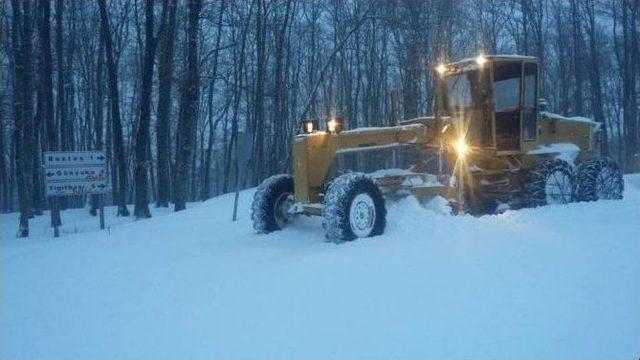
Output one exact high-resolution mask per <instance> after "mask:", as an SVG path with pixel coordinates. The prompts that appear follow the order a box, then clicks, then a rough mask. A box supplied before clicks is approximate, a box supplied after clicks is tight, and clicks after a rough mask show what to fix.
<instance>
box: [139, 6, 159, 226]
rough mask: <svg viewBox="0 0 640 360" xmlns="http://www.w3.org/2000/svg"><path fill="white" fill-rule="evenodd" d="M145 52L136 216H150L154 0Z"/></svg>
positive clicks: (149, 9) (149, 11) (149, 10)
mask: <svg viewBox="0 0 640 360" xmlns="http://www.w3.org/2000/svg"><path fill="white" fill-rule="evenodd" d="M145 13H146V15H145V16H146V25H145V45H144V46H145V54H144V65H143V69H142V85H141V89H140V93H141V97H140V120H139V122H138V131H137V133H136V168H135V186H136V202H135V209H134V215H135V216H136V218H138V219H139V218H149V217H151V212H150V211H149V196H148V194H147V188H148V168H149V163H150V160H151V159H149V158H148V151H147V149H148V148H149V147H150V145H149V142H150V135H149V123H150V121H151V119H150V118H151V82H152V79H153V63H154V61H153V59H154V57H155V51H156V44H155V39H154V35H153V32H154V30H153V0H146V5H145Z"/></svg>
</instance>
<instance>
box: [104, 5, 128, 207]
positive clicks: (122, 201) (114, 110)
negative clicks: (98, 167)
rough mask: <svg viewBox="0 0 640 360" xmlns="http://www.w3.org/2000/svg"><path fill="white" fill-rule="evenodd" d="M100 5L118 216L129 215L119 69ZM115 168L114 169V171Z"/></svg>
mask: <svg viewBox="0 0 640 360" xmlns="http://www.w3.org/2000/svg"><path fill="white" fill-rule="evenodd" d="M98 5H99V7H100V25H101V26H100V29H101V32H102V39H103V41H104V45H105V52H106V59H107V74H108V75H107V79H108V85H109V86H108V87H109V103H110V106H111V125H112V126H113V129H112V134H111V136H112V138H113V153H114V157H115V161H116V165H117V171H118V193H117V199H116V203H117V205H118V216H129V210H128V209H127V201H126V191H127V165H126V162H125V158H124V143H123V139H122V124H121V122H120V104H119V96H118V73H117V72H118V70H117V69H116V63H115V60H114V56H113V45H112V43H111V31H110V29H109V19H108V18H107V4H106V1H105V0H98ZM113 170H115V169H112V171H113Z"/></svg>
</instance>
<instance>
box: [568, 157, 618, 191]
mask: <svg viewBox="0 0 640 360" xmlns="http://www.w3.org/2000/svg"><path fill="white" fill-rule="evenodd" d="M577 182H578V184H577V191H576V198H577V200H578V201H597V200H619V199H622V194H623V192H624V180H623V178H622V171H620V168H619V167H618V164H616V163H615V162H614V161H613V160H611V159H609V158H603V159H598V160H590V161H587V162H584V163H583V164H581V165H580V167H579V168H578V181H577Z"/></svg>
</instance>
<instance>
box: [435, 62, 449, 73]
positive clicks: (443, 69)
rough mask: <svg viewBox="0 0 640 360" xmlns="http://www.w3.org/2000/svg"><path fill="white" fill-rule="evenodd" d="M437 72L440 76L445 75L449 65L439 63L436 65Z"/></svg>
mask: <svg viewBox="0 0 640 360" xmlns="http://www.w3.org/2000/svg"><path fill="white" fill-rule="evenodd" d="M436 72H438V75H440V76H442V75H444V73H446V72H447V66H446V65H445V64H439V65H438V66H436Z"/></svg>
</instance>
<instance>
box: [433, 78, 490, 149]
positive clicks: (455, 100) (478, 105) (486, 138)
mask: <svg viewBox="0 0 640 360" xmlns="http://www.w3.org/2000/svg"><path fill="white" fill-rule="evenodd" d="M489 84H490V77H489V72H488V71H483V70H482V69H480V70H478V69H473V70H467V71H464V72H458V73H455V74H451V75H449V76H447V77H446V79H445V84H444V85H445V86H444V89H443V90H444V92H445V95H444V99H443V100H444V101H443V102H444V104H443V105H444V109H443V110H444V112H445V113H446V115H449V116H451V117H453V118H456V119H460V120H463V123H464V129H465V133H467V140H468V141H469V142H470V143H474V144H476V145H481V144H482V145H491V144H492V143H493V137H492V131H491V112H490V104H489V100H490V96H489V94H490V91H489V90H490V89H489Z"/></svg>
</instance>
